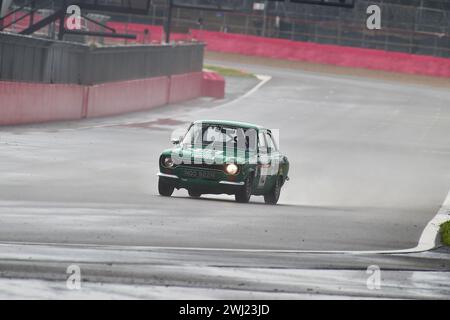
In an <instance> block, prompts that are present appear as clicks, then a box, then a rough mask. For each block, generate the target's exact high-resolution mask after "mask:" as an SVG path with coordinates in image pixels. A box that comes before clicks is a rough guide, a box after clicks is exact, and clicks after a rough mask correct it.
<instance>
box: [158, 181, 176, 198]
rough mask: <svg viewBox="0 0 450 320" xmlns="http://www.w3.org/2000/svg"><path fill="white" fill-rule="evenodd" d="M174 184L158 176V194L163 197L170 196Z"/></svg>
mask: <svg viewBox="0 0 450 320" xmlns="http://www.w3.org/2000/svg"><path fill="white" fill-rule="evenodd" d="M174 189H175V188H174V186H173V185H171V184H170V183H168V182H167V181H165V180H164V179H161V178H159V181H158V191H159V194H160V195H162V196H164V197H170V196H171V195H172V193H173V190H174Z"/></svg>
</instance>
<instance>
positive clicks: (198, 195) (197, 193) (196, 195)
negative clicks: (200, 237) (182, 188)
mask: <svg viewBox="0 0 450 320" xmlns="http://www.w3.org/2000/svg"><path fill="white" fill-rule="evenodd" d="M188 193H189V196H190V197H191V198H200V197H201V195H202V194H201V193H200V192H196V191H192V190H188Z"/></svg>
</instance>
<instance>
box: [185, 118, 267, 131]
mask: <svg viewBox="0 0 450 320" xmlns="http://www.w3.org/2000/svg"><path fill="white" fill-rule="evenodd" d="M193 123H206V124H223V125H227V126H231V127H238V128H246V129H257V130H260V129H265V128H264V127H262V126H260V125H257V124H253V123H248V122H241V121H230V120H197V121H194V122H193Z"/></svg>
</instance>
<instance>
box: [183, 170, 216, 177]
mask: <svg viewBox="0 0 450 320" xmlns="http://www.w3.org/2000/svg"><path fill="white" fill-rule="evenodd" d="M184 175H185V176H186V177H188V178H198V179H214V178H215V176H216V173H215V172H214V171H206V170H205V171H203V170H194V169H184Z"/></svg>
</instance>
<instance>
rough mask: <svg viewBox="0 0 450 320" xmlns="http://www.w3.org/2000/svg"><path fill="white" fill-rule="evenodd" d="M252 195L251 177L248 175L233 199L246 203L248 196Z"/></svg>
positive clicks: (248, 199)
mask: <svg viewBox="0 0 450 320" xmlns="http://www.w3.org/2000/svg"><path fill="white" fill-rule="evenodd" d="M251 195H252V177H251V176H250V175H248V177H247V179H245V184H244V185H243V186H242V187H241V188H240V189H239V191H238V192H236V194H235V196H234V197H235V199H236V201H237V202H240V203H247V202H249V201H250V197H251Z"/></svg>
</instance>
